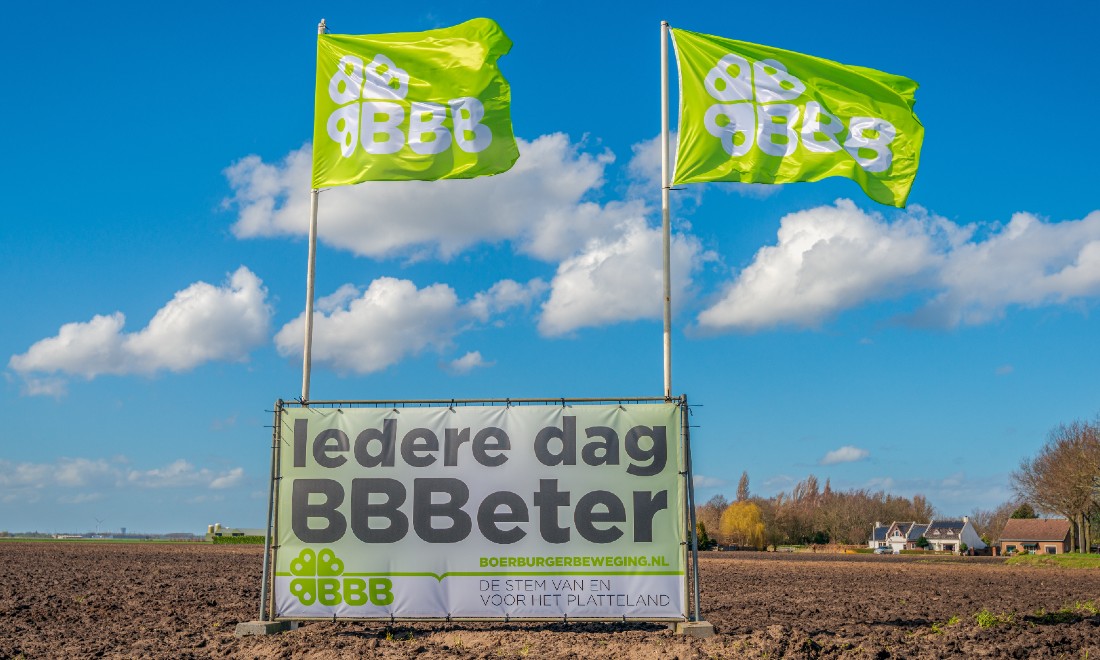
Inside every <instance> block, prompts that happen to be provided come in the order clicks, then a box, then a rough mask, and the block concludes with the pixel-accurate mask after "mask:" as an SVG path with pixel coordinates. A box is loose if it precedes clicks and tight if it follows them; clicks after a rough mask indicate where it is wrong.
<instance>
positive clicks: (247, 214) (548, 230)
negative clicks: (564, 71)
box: [225, 133, 644, 261]
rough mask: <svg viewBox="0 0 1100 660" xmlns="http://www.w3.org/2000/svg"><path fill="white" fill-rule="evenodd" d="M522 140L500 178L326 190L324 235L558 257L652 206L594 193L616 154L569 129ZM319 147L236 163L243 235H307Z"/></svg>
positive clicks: (359, 249) (400, 245) (335, 240)
mask: <svg viewBox="0 0 1100 660" xmlns="http://www.w3.org/2000/svg"><path fill="white" fill-rule="evenodd" d="M517 142H518V144H519V148H520V153H521V157H520V159H519V160H518V161H517V162H516V164H515V165H514V166H513V167H512V169H510V170H508V171H507V172H504V173H502V174H498V175H496V176H491V177H480V178H476V179H469V180H443V181H433V182H422V181H403V182H397V183H395V182H366V183H361V184H359V185H355V186H338V187H335V188H331V189H329V190H326V191H324V192H322V193H321V195H320V198H319V202H318V216H319V217H320V218H322V221H321V222H320V223H319V225H318V240H320V241H322V242H324V243H326V244H328V245H332V246H334V247H338V248H342V249H346V250H350V251H351V252H353V253H355V254H358V255H362V256H370V257H387V256H394V255H405V256H410V257H414V258H417V257H420V258H422V257H427V256H438V257H440V258H442V259H449V258H450V257H452V256H453V255H455V254H457V253H458V252H461V251H462V250H464V249H466V248H468V247H470V246H472V245H475V244H477V243H479V242H483V241H488V242H497V241H505V240H508V241H514V242H515V243H516V246H517V249H518V251H519V252H521V253H524V254H528V255H530V256H533V257H535V258H538V259H542V260H546V261H554V260H558V259H562V258H565V257H567V256H569V255H571V254H572V253H573V252H575V251H576V250H577V249H578V248H580V247H581V246H583V245H584V244H585V243H586V242H587V241H588V240H590V239H592V238H596V237H600V236H604V235H606V234H607V233H608V232H609V231H611V230H613V228H614V227H615V225H617V224H618V223H619V222H620V221H621V220H622V219H623V218H624V217H628V216H630V215H633V214H636V213H638V212H639V211H640V209H642V208H644V204H643V203H642V202H640V201H633V202H627V203H617V202H616V203H609V204H607V205H605V206H601V205H599V204H597V203H594V202H590V201H586V200H585V197H586V196H587V195H589V194H591V193H593V192H594V191H597V190H598V189H599V188H600V187H601V186H602V185H603V176H604V168H605V167H606V166H607V165H608V164H609V163H611V162H612V161H613V160H614V158H613V156H612V155H611V154H610V153H608V152H604V153H602V154H599V155H595V156H593V155H591V154H586V153H582V152H581V151H580V147H581V146H582V145H577V144H571V143H570V141H569V138H568V137H567V136H565V135H563V134H560V133H557V134H553V135H544V136H542V137H540V138H538V139H536V140H534V141H533V142H527V141H525V140H522V139H519V140H517ZM311 150H312V148H311V146H310V145H308V144H307V145H305V146H303V147H302V148H301V149H298V150H296V151H293V152H291V153H290V154H288V155H287V156H286V157H285V158H284V159H283V161H282V162H280V163H278V164H274V165H273V164H269V163H265V162H263V160H262V159H261V158H260V157H258V156H254V155H253V156H247V157H245V158H243V159H241V160H240V161H238V162H236V163H234V164H233V165H232V166H230V167H229V168H228V169H226V171H225V175H226V177H227V179H228V180H229V184H230V186H231V187H232V189H233V197H232V198H231V199H228V200H226V206H228V207H235V208H236V209H237V222H236V223H235V224H234V225H233V232H234V234H235V235H236V236H238V237H239V238H254V237H262V236H285V235H290V236H300V235H304V234H305V233H306V230H307V226H306V225H307V224H308V223H306V222H305V219H307V218H308V217H309V179H310V159H311Z"/></svg>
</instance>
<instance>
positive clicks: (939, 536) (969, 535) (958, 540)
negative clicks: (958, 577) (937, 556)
mask: <svg viewBox="0 0 1100 660" xmlns="http://www.w3.org/2000/svg"><path fill="white" fill-rule="evenodd" d="M924 538H926V539H928V549H929V550H937V551H940V552H962V546H963V544H966V547H967V548H974V549H975V550H984V549H985V548H988V547H989V546H987V545H986V544H985V541H983V540H982V537H981V536H978V530H976V529H974V525H972V524H971V523H970V518H969V517H967V516H963V519H962V520H933V521H932V522H930V523H928V529H926V530H925V531H924Z"/></svg>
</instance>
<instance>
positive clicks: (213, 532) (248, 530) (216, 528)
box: [206, 523, 267, 541]
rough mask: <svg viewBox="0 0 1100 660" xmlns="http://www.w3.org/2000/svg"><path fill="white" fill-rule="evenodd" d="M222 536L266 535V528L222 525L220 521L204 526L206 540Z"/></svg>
mask: <svg viewBox="0 0 1100 660" xmlns="http://www.w3.org/2000/svg"><path fill="white" fill-rule="evenodd" d="M223 536H230V537H231V536H267V530H265V529H260V528H256V527H223V526H222V524H221V523H214V524H213V525H208V526H207V527H206V540H207V541H211V540H213V539H214V538H215V537H223Z"/></svg>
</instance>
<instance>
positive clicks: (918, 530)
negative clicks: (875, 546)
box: [886, 522, 928, 550]
mask: <svg viewBox="0 0 1100 660" xmlns="http://www.w3.org/2000/svg"><path fill="white" fill-rule="evenodd" d="M927 528H928V525H920V524H918V523H915V522H893V523H891V524H890V527H889V528H888V529H887V530H886V544H887V545H888V546H889V547H890V548H892V549H894V550H916V549H917V547H918V546H917V539H919V538H920V537H922V536H924V530H925V529H927Z"/></svg>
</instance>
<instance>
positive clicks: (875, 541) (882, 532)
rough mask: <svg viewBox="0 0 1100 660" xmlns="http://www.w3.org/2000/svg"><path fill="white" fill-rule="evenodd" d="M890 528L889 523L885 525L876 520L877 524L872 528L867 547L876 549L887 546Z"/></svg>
mask: <svg viewBox="0 0 1100 660" xmlns="http://www.w3.org/2000/svg"><path fill="white" fill-rule="evenodd" d="M888 529H890V526H889V525H883V524H882V523H880V522H878V521H876V522H875V526H874V527H872V528H871V540H870V541H868V542H867V547H869V548H871V549H872V550H874V549H875V548H885V547H886V530H888Z"/></svg>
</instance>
